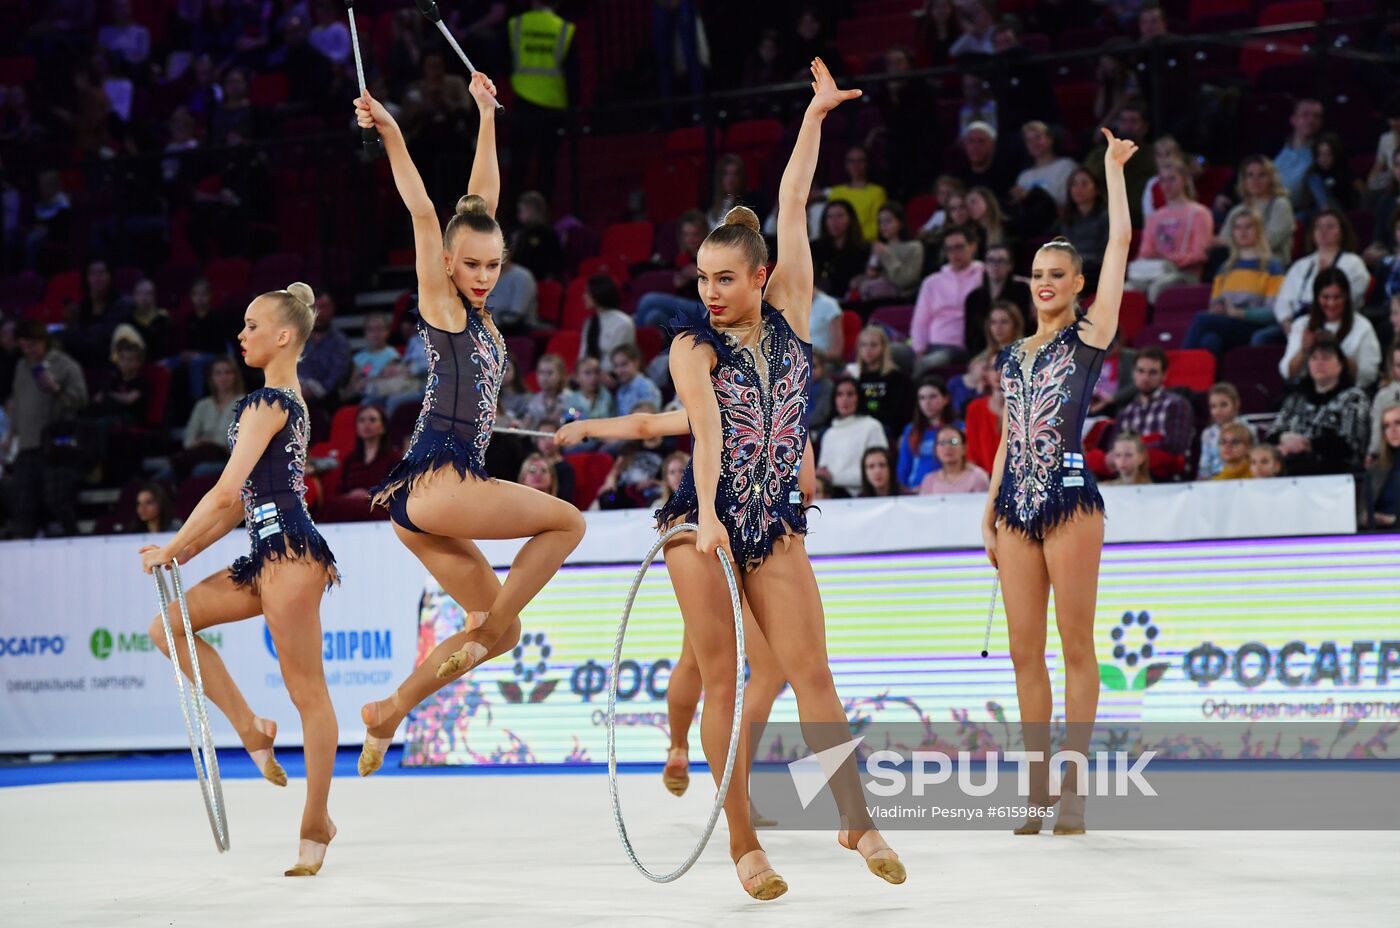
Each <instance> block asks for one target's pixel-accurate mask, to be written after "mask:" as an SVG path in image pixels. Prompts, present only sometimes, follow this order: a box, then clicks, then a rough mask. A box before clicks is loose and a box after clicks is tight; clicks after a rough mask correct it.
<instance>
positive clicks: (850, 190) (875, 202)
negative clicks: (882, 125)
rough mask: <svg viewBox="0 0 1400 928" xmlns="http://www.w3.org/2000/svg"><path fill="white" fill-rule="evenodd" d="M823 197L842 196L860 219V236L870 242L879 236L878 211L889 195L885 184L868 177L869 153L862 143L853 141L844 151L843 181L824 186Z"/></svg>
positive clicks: (834, 198)
mask: <svg viewBox="0 0 1400 928" xmlns="http://www.w3.org/2000/svg"><path fill="white" fill-rule="evenodd" d="M822 196H823V197H824V198H825V199H827V200H844V201H845V202H847V203H849V204H850V205H851V209H853V210H854V211H855V214H856V219H857V220H859V222H860V234H861V237H862V238H863V239H864V240H865V241H867V242H873V241H875V239H876V238H877V237H878V236H879V232H880V227H879V212H880V207H882V206H884V205H885V201H886V200H888V199H889V195H888V194H887V193H885V188H884V187H881V186H880V185H879V184H876V183H873V182H872V181H871V180H870V153H869V152H868V151H866V149H865V147H864V146H861V145H854V146H852V147H851V148H849V149H847V151H846V182H845V183H844V184H836V185H835V186H832V187H828V188H827V189H826V190H825V191H823V192H822Z"/></svg>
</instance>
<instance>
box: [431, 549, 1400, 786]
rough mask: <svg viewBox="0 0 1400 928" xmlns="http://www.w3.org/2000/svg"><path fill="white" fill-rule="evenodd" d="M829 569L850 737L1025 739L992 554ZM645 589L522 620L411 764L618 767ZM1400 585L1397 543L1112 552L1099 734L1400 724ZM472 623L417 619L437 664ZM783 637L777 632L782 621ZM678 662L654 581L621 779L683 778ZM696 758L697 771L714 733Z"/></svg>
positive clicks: (550, 598)
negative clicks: (670, 713)
mask: <svg viewBox="0 0 1400 928" xmlns="http://www.w3.org/2000/svg"><path fill="white" fill-rule="evenodd" d="M813 567H814V569H815V572H816V576H817V581H818V583H819V584H820V586H821V589H822V597H823V603H824V607H825V613H826V626H827V647H828V652H829V658H830V666H831V670H832V674H833V676H834V678H835V682H836V689H837V692H838V693H839V694H840V696H841V699H842V701H843V703H844V704H845V707H846V712H847V714H848V717H849V719H850V723H851V726H852V727H853V729H854V728H859V727H860V726H862V725H866V724H870V723H873V722H880V723H892V722H898V723H910V724H916V725H933V724H936V723H940V722H945V721H947V720H949V719H953V720H958V721H960V722H962V723H965V724H968V725H974V724H983V723H985V724H989V725H1007V724H1011V723H1014V722H1015V720H1016V719H1017V717H1018V716H1017V710H1016V688H1015V674H1014V671H1013V668H1012V663H1011V657H1010V654H1009V651H1008V645H1007V639H1006V626H1005V618H1004V613H1003V611H1002V608H1001V606H1000V604H999V605H998V609H997V615H996V617H995V620H994V623H993V628H992V638H991V643H990V648H989V652H990V653H989V656H988V657H986V658H983V657H981V656H980V654H981V649H982V640H983V634H984V631H985V627H986V626H985V622H986V616H987V601H988V594H989V593H990V591H991V584H992V577H993V575H992V571H991V569H990V568H989V566H988V565H987V562H986V559H985V556H984V555H983V554H982V552H980V551H960V552H957V551H955V552H921V553H906V554H891V555H864V556H845V557H814V558H813ZM633 573H634V568H632V567H631V566H630V565H629V566H605V565H604V566H593V567H578V568H569V569H566V570H564V571H562V572H561V573H560V575H559V576H558V577H556V578H555V579H554V580H553V581H551V582H550V584H549V586H547V587H546V588H545V590H544V591H543V592H542V593H541V594H540V596H539V597H538V598H537V599H536V600H535V602H534V603H532V605H531V607H530V609H529V610H527V613H526V615H525V616H524V617H523V618H522V632H523V634H522V637H521V641H520V645H519V646H518V647H517V648H516V649H515V651H514V652H513V653H511V654H510V655H508V656H506V657H502V658H500V659H497V660H495V661H492V662H489V663H487V664H485V665H483V666H482V667H481V668H480V669H479V670H476V671H473V672H472V673H470V674H468V675H467V676H466V677H464V678H462V679H461V680H459V681H458V682H457V683H456V684H454V685H453V686H452V687H449V688H446V689H444V690H441V691H439V693H437V694H435V695H434V696H433V697H431V698H430V699H428V700H426V701H425V702H424V703H423V704H422V705H421V706H419V707H418V709H417V710H416V711H415V712H414V713H413V714H412V715H411V716H410V720H409V726H408V730H407V738H408V741H407V748H406V754H405V762H406V763H407V764H410V765H433V764H476V763H551V764H558V763H604V762H606V758H607V754H606V750H607V749H606V729H605V723H606V714H607V713H606V710H607V686H608V682H609V681H608V673H609V667H610V664H611V660H612V648H613V640H614V636H615V634H616V622H617V616H618V613H619V611H620V608H621V604H622V601H623V598H624V595H625V590H626V589H627V587H628V585H629V583H630V581H631V579H632V576H633ZM1396 577H1400V536H1393V535H1392V536H1350V537H1339V538H1309V539H1298V540H1263V541H1239V542H1189V543H1179V544H1159V545H1110V546H1109V547H1107V548H1106V549H1105V551H1104V556H1103V564H1102V569H1101V573H1100V580H1099V596H1098V613H1097V616H1096V621H1095V650H1096V652H1097V656H1098V659H1099V665H1098V667H1097V673H1098V676H1099V679H1100V681H1101V692H1100V698H1099V718H1100V720H1102V721H1103V722H1105V723H1123V724H1132V725H1136V724H1140V723H1144V722H1151V723H1155V722H1164V723H1173V724H1183V723H1199V722H1215V721H1221V720H1253V719H1265V720H1276V721H1283V720H1288V721H1300V720H1317V721H1326V722H1330V723H1344V722H1352V723H1355V722H1357V721H1389V722H1390V723H1391V724H1394V725H1398V726H1400V611H1397V609H1396V605H1395V602H1396V599H1395V578H1396ZM462 620H463V614H462V611H461V609H459V608H458V607H457V605H456V604H455V603H453V602H452V601H451V599H450V598H448V597H446V596H445V595H443V593H442V591H441V590H440V589H438V588H437V587H436V586H435V585H432V584H430V585H429V587H428V588H427V589H426V590H425V591H424V595H423V598H422V602H421V608H420V616H419V640H418V648H419V653H420V655H426V654H427V653H428V651H430V650H431V649H432V648H433V647H434V646H435V645H436V644H437V643H438V642H441V641H442V640H444V639H445V638H447V637H448V636H450V635H451V634H453V633H455V632H457V631H458V630H460V629H461V627H462ZM715 620H716V621H729V619H728V618H727V617H716V618H715ZM775 621H776V622H777V623H779V624H778V625H777V626H775V627H776V628H779V629H780V628H781V622H782V617H781V616H779V617H777V618H776V619H775ZM1048 627H1049V635H1048V639H1047V642H1046V660H1047V663H1048V665H1049V668H1050V675H1051V681H1052V687H1053V692H1054V694H1055V705H1054V713H1055V717H1056V718H1062V717H1063V715H1064V707H1063V701H1062V700H1063V696H1064V662H1063V660H1062V656H1061V653H1060V643H1059V641H1058V638H1057V635H1056V633H1055V617H1054V613H1053V608H1052V611H1051V615H1050V620H1049V626H1048ZM774 634H775V635H780V634H781V632H780V631H778V632H775V633H774ZM680 646H681V632H680V620H679V610H678V607H677V603H676V599H675V595H674V593H673V592H672V590H671V586H670V583H669V580H668V579H667V576H666V567H665V564H664V563H663V562H658V563H656V564H655V565H653V567H652V569H651V571H649V572H648V574H647V576H646V578H645V580H644V581H643V583H642V586H641V587H640V588H639V590H638V595H637V599H636V602H635V604H634V606H633V610H632V616H631V618H630V620H629V622H628V629H627V638H626V641H625V644H624V648H623V661H622V662H621V663H620V664H619V666H618V671H617V673H618V681H617V682H618V701H617V723H618V736H617V757H618V760H619V762H623V763H626V762H637V761H644V762H652V763H658V762H661V761H663V760H664V759H665V756H666V748H667V746H668V745H669V732H670V728H669V723H668V720H667V715H666V712H667V702H666V695H667V690H668V688H669V685H670V682H671V675H672V673H673V671H674V669H675V662H676V660H677V659H678V657H679V655H680ZM691 685H692V686H693V687H696V688H698V686H699V684H698V682H694V683H692V684H691ZM696 718H697V720H698V718H699V717H698V715H697V717H696ZM771 719H772V721H773V722H779V723H781V722H795V721H797V704H796V700H795V699H794V697H793V694H792V691H791V689H784V690H783V691H782V693H781V694H780V695H779V697H778V700H777V702H776V703H775V705H774V707H773V712H772V715H771ZM690 743H691V744H692V745H694V746H696V750H695V751H693V752H692V754H693V756H694V759H695V760H697V761H698V760H700V759H701V755H700V752H699V749H698V745H699V738H698V733H697V732H692V733H691V737H690Z"/></svg>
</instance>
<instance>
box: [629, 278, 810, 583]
mask: <svg viewBox="0 0 1400 928" xmlns="http://www.w3.org/2000/svg"><path fill="white" fill-rule="evenodd" d="M762 312H763V317H762V318H763V334H762V336H761V338H760V340H759V351H761V352H762V354H763V358H764V360H765V361H766V362H767V377H766V378H765V377H764V376H763V374H762V373H760V368H759V367H758V365H756V364H755V363H754V358H753V357H752V355H751V354H750V352H749V351H748V350H747V349H745V348H741V347H739V346H738V345H737V343H736V342H735V341H734V340H733V338H732V336H726V335H724V334H723V333H721V332H719V331H717V330H716V329H715V328H714V327H713V326H711V325H710V323H709V320H708V319H704V318H694V317H690V316H678V317H677V318H675V319H673V320H672V322H671V325H672V327H673V328H674V329H675V330H676V332H677V339H676V345H675V346H673V348H672V350H673V351H674V350H676V349H677V348H678V347H679V344H680V339H681V338H687V337H688V338H690V339H691V340H692V342H693V343H694V344H695V345H697V346H698V345H702V344H703V345H709V346H710V347H711V348H713V349H714V352H715V366H714V367H713V368H712V369H711V370H710V383H711V384H712V385H713V386H714V390H715V398H716V399H717V400H718V401H719V415H720V436H721V442H722V445H721V448H720V475H719V486H718V487H717V488H716V492H715V514H716V515H717V516H718V517H719V520H720V522H721V523H722V524H723V525H724V528H725V531H726V532H727V533H728V534H729V545H730V548H731V550H733V552H734V557H735V560H736V561H737V562H738V567H739V568H740V569H741V570H751V569H753V568H755V567H757V566H758V565H759V564H761V563H762V562H763V560H764V558H766V557H768V555H769V554H771V553H772V551H773V543H774V542H775V541H777V540H778V539H779V538H781V537H783V536H784V535H788V534H798V535H804V534H806V532H807V517H806V513H805V510H804V508H803V505H802V491H801V489H800V487H799V486H798V479H797V473H798V469H799V468H800V467H801V466H802V451H803V449H804V448H805V447H806V444H807V424H806V423H807V385H808V382H809V381H810V380H811V377H812V346H811V344H810V343H808V342H805V341H803V340H802V339H800V338H798V337H797V333H795V332H793V330H792V326H790V325H788V322H787V320H786V319H785V318H784V317H783V314H782V313H781V312H779V311H778V310H776V309H774V308H773V307H772V306H770V305H769V304H768V303H764V304H763V310H762ZM699 508H700V501H699V497H698V496H697V494H696V492H695V470H694V467H693V465H692V464H687V465H686V467H685V473H684V475H682V477H681V482H680V486H678V487H677V488H676V492H675V493H674V494H673V495H672V496H671V499H670V500H669V501H668V502H667V503H666V505H664V506H662V507H661V508H660V509H658V510H657V511H656V519H657V526H658V527H664V526H666V525H669V524H673V523H675V522H682V521H684V522H697V523H698V522H699Z"/></svg>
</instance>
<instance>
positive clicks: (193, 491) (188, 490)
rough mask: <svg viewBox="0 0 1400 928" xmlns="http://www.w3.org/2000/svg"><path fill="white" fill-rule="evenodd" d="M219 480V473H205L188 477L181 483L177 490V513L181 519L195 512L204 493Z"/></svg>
mask: <svg viewBox="0 0 1400 928" xmlns="http://www.w3.org/2000/svg"><path fill="white" fill-rule="evenodd" d="M218 482H219V475H218V474H203V475H201V476H198V477H193V476H191V477H186V478H185V481H184V482H183V483H181V484H180V488H179V489H178V490H176V491H175V515H177V516H179V517H180V518H181V519H188V518H189V517H190V513H192V512H194V507H195V506H198V505H199V501H200V500H201V499H203V497H204V494H205V493H208V492H209V491H210V490H212V489H214V484H216V483H218Z"/></svg>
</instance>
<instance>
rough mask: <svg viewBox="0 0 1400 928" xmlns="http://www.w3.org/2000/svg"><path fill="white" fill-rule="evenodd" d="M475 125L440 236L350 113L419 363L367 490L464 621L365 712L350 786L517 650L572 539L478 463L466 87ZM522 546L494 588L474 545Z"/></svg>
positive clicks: (486, 437) (486, 338)
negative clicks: (389, 448) (418, 719)
mask: <svg viewBox="0 0 1400 928" xmlns="http://www.w3.org/2000/svg"><path fill="white" fill-rule="evenodd" d="M471 94H472V97H473V98H474V99H475V100H476V104H477V114H478V117H479V119H480V125H479V129H478V132H477V145H476V157H475V160H474V161H473V163H472V174H471V180H470V182H469V185H468V189H470V190H471V191H472V193H470V194H468V195H467V196H464V197H462V199H461V200H460V201H459V202H458V204H457V209H456V214H455V215H454V216H453V217H452V219H451V221H450V222H448V223H447V228H446V230H443V229H441V227H440V226H439V220H438V215H437V210H436V209H435V208H434V206H433V203H432V201H431V200H430V199H428V193H427V190H426V188H425V187H424V186H423V179H422V178H421V177H420V176H419V174H418V170H417V168H415V167H414V166H413V161H412V159H411V158H410V157H409V154H408V147H407V145H406V144H405V143H404V138H403V133H402V132H401V131H400V130H399V127H398V124H397V123H396V122H395V121H394V118H393V117H392V116H391V115H389V113H388V111H387V110H385V109H384V107H383V106H382V105H381V104H380V103H379V101H377V100H375V99H373V98H372V97H370V95H369V93H368V92H365V93H364V94H362V95H361V96H360V97H359V98H358V99H357V100H356V101H355V109H356V114H357V118H358V120H359V123H360V125H361V126H363V127H365V128H374V129H377V130H378V131H379V135H380V137H381V138H382V139H383V140H384V151H385V153H386V154H387V155H388V156H389V167H390V168H391V169H392V171H393V174H394V184H395V185H396V186H397V187H398V190H399V195H400V196H401V197H402V198H403V201H404V206H406V207H407V208H408V211H409V213H410V214H411V215H412V216H413V239H414V248H415V256H416V269H417V271H418V314H419V319H418V333H419V335H420V337H421V338H422V339H423V341H424V344H425V347H426V348H427V354H428V364H429V369H428V379H427V383H426V385H425V390H424V394H425V395H424V399H423V409H422V412H421V413H420V414H419V416H418V423H417V425H416V427H415V428H414V430H413V438H412V442H411V444H410V447H409V450H408V454H407V455H406V456H405V457H404V459H403V460H402V461H401V462H400V463H399V464H398V465H397V466H396V467H395V468H394V470H393V471H392V472H391V473H390V474H389V476H388V478H387V479H386V480H385V482H384V483H383V484H382V485H381V486H379V487H377V488H375V491H374V495H373V503H374V504H375V505H384V506H388V508H389V514H390V517H391V518H392V519H393V524H394V533H395V534H396V535H398V537H399V540H400V541H402V542H403V543H404V545H405V546H407V547H408V549H409V550H411V551H412V552H413V553H414V555H415V556H416V557H417V558H418V559H419V560H420V561H422V563H423V566H424V567H426V568H427V569H428V572H429V573H431V574H432V575H433V577H434V578H435V579H436V580H437V581H438V583H440V584H441V585H442V588H443V589H444V590H446V591H447V593H448V594H449V595H451V597H452V598H453V599H454V600H456V602H457V604H458V605H460V606H461V607H462V609H463V610H464V611H465V612H466V614H467V620H466V622H465V627H464V629H463V630H462V631H460V632H458V633H456V634H455V635H452V636H451V637H449V638H448V639H447V640H446V641H443V642H442V643H441V644H439V645H438V646H437V647H436V648H435V649H434V650H433V652H432V653H431V654H429V655H428V656H427V658H425V659H424V661H423V662H422V663H421V664H419V666H418V667H416V668H415V669H414V670H413V672H412V673H411V674H409V676H408V679H406V680H405V681H404V682H403V683H402V684H401V685H400V686H399V687H398V688H397V689H396V690H395V691H394V692H393V693H391V694H390V695H389V696H388V697H387V698H385V699H380V700H376V701H375V702H370V703H366V704H365V705H364V706H363V707H362V708H361V710H360V717H361V719H362V720H363V721H364V723H365V728H366V734H365V744H364V750H363V751H362V752H361V753H360V763H359V770H360V775H361V776H368V775H369V774H371V773H373V772H374V771H376V770H378V769H379V767H380V765H381V764H382V763H383V761H384V752H385V750H387V748H388V746H389V744H390V742H391V740H392V739H393V735H394V731H395V729H396V728H397V727H398V725H399V722H401V721H402V720H403V718H404V716H406V715H407V714H408V710H409V709H411V708H412V707H414V706H416V705H418V703H420V702H422V701H423V699H424V698H425V697H427V696H428V695H429V694H430V693H432V692H434V691H435V690H437V689H438V688H439V687H441V686H444V685H445V684H446V683H447V682H448V681H451V680H455V679H456V678H457V677H460V676H461V675H462V674H464V673H466V672H467V671H468V670H470V669H471V668H472V667H474V666H476V665H478V664H480V663H481V662H482V661H484V660H486V659H488V658H490V657H494V656H496V655H498V654H501V653H503V652H504V651H508V650H510V649H511V648H513V647H515V643H516V641H517V640H518V639H519V636H520V618H519V616H520V610H522V609H523V608H525V605H526V604H527V603H528V602H529V601H530V600H531V599H533V598H534V596H535V594H536V593H538V592H539V591H540V589H541V588H542V587H543V586H544V584H545V582H546V581H547V580H548V579H549V578H550V577H552V576H553V575H554V573H555V572H556V571H557V570H558V569H559V566H560V565H561V564H562V563H563V562H564V559H565V558H566V557H568V555H569V553H570V552H571V551H573V549H574V548H575V547H577V545H578V543H579V541H580V540H581V539H582V538H583V516H582V515H580V514H579V511H578V510H577V509H575V508H574V507H573V505H572V504H570V503H568V502H565V501H564V500H561V499H556V498H555V497H553V496H549V495H547V494H545V493H541V492H540V491H538V490H534V489H531V488H530V487H526V486H522V485H521V484H518V483H511V482H508V481H497V480H492V479H491V478H490V476H489V475H488V474H487V472H486V467H485V464H484V456H485V453H486V447H487V445H488V444H489V443H490V441H491V429H492V427H493V425H494V424H495V418H496V402H497V399H498V397H499V395H500V390H501V380H502V378H503V376H504V373H505V367H506V349H505V342H504V340H503V339H502V338H501V333H500V332H499V331H498V330H497V328H496V324H495V322H493V321H492V319H491V310H490V307H489V306H488V302H487V301H488V299H489V297H490V295H491V291H492V289H493V288H494V287H495V286H496V281H497V280H498V279H499V278H500V273H501V261H502V258H503V256H504V253H505V240H504V238H503V236H502V235H501V227H500V226H499V225H497V224H496V219H495V213H496V202H497V200H498V199H499V197H500V191H501V177H500V169H499V167H498V166H497V163H496V100H495V85H493V84H492V83H491V81H490V80H489V79H488V78H487V77H486V76H485V75H484V74H482V73H481V72H476V73H475V74H473V75H472V82H471ZM522 537H523V538H527V539H528V540H527V541H526V542H525V544H524V546H523V547H521V549H520V552H519V553H518V554H517V555H516V557H515V561H514V563H512V564H511V568H510V573H509V574H508V575H507V577H506V580H505V582H504V583H501V582H500V581H499V580H498V579H497V577H496V572H495V570H494V569H492V567H491V564H490V562H488V561H487V560H486V558H485V557H484V556H483V555H482V553H481V551H480V550H479V549H478V548H477V546H476V544H475V541H474V540H475V539H484V538H491V539H496V538H522Z"/></svg>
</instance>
